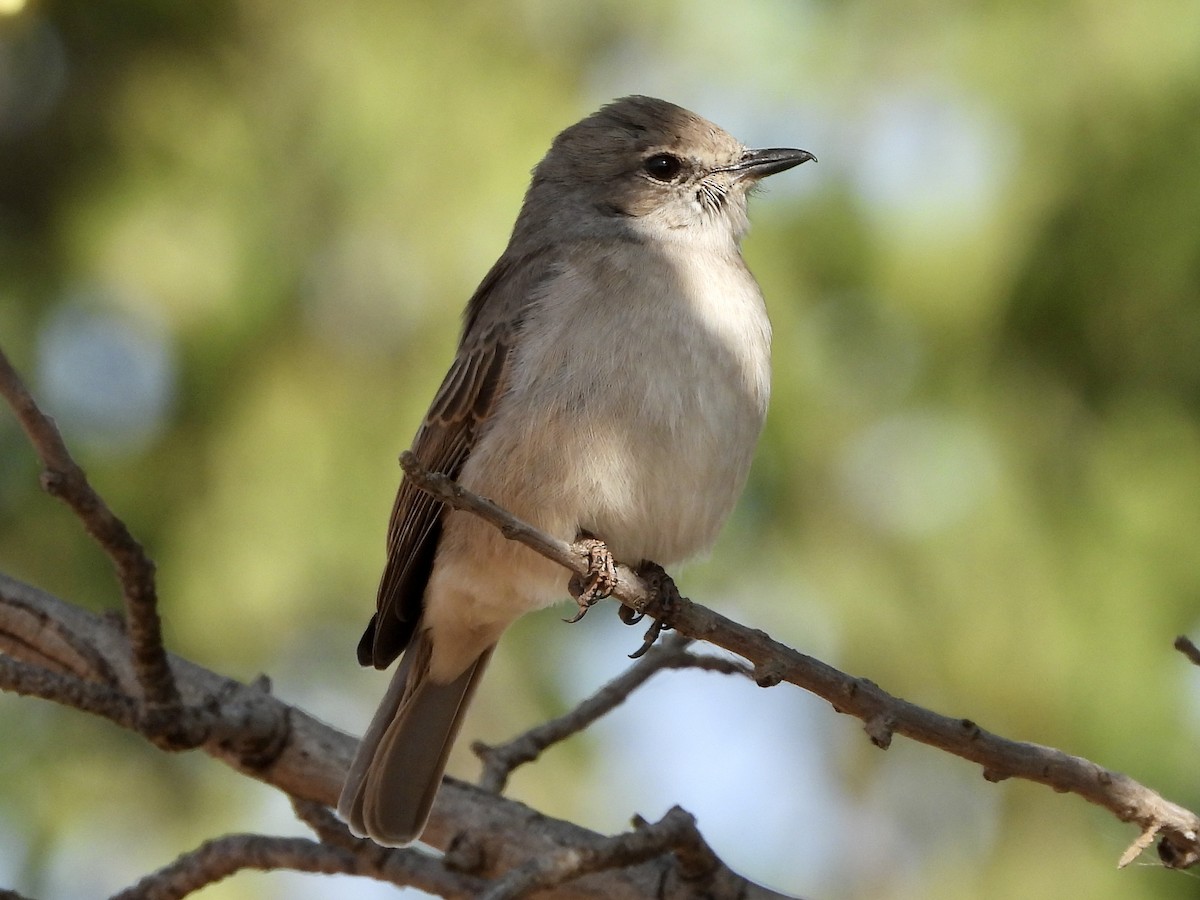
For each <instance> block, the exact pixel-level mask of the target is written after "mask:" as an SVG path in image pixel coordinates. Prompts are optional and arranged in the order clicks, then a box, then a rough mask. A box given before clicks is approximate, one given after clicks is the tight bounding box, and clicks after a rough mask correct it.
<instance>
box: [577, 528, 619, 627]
mask: <svg viewBox="0 0 1200 900" xmlns="http://www.w3.org/2000/svg"><path fill="white" fill-rule="evenodd" d="M575 549H577V550H579V552H580V553H582V554H583V555H584V556H585V557H586V558H587V565H588V570H587V574H585V575H572V576H571V580H570V581H569V582H568V583H567V590H568V591H570V593H571V596H572V597H574V598H575V602H576V603H578V604H579V612H577V613H576V614H575V615H574V616H572V617H571V618H570V619H565V620H564V621H566V622H568V623H570V624H574V623H576V622H578V621H579V620H580V619H582V618H583V617H584V616H585V615H587V611H588V610H589V609H591V608H592V607H593V606H595V605H596V604H597V603H599V602H600V601H601V600H604V599H605V598H606V597H609V596H611V595H612V592H613V589H614V588H616V586H617V561H616V560H615V559H614V558H613V555H612V552H611V551H610V550H609V549H608V545H607V544H605V543H604V541H602V540H600V539H599V538H595V537H592V536H591V535H590V534H582V535H580V536H579V538H578V539H577V540H576V541H575Z"/></svg>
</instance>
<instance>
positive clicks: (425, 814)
mask: <svg viewBox="0 0 1200 900" xmlns="http://www.w3.org/2000/svg"><path fill="white" fill-rule="evenodd" d="M493 649H495V648H494V646H493V647H489V648H488V649H487V650H485V651H484V652H483V653H481V654H480V655H479V657H478V658H477V659H476V660H475V662H474V663H472V664H471V665H470V666H468V667H467V669H466V671H464V672H463V673H462V674H461V675H459V676H458V677H457V678H456V679H454V681H452V682H450V683H449V684H437V683H435V682H433V681H432V679H430V678H429V677H428V674H427V673H428V669H429V655H430V641H429V636H428V632H426V631H421V632H418V634H417V635H416V637H415V638H414V639H413V642H412V644H411V645H410V646H409V648H408V650H407V651H406V652H405V654H404V658H403V659H401V661H400V665H399V667H397V669H396V672H395V674H394V675H393V676H392V681H391V684H390V685H388V689H387V694H385V695H384V698H383V700H382V701H381V702H380V704H379V708H378V709H377V710H376V711H375V718H373V719H372V720H371V725H370V727H368V728H367V733H366V734H365V735H363V739H362V743H361V744H359V746H358V753H357V754H356V755H355V757H354V762H353V763H351V765H350V771H349V773H348V774H347V775H346V784H345V786H344V787H343V788H342V796H341V798H340V799H339V800H338V814H339V815H340V816H341V817H342V818H343V819H345V820H346V822H347V823H349V825H350V829H351V830H352V831H353V832H355V833H356V834H358V835H361V836H365V837H369V838H371V840H373V841H375V843H377V844H382V845H383V846H387V847H402V846H404V845H405V844H409V843H412V842H413V841H415V840H416V839H417V838H418V837H420V836H421V832H422V831H423V830H424V829H425V822H426V820H428V818H429V810H430V808H431V807H432V806H433V798H434V795H435V794H436V793H437V789H438V785H439V784H441V781H442V773H443V772H444V771H445V769H446V758H447V757H448V756H449V755H450V747H451V746H452V745H453V744H454V738H455V737H456V736H457V735H458V729H459V727H460V726H461V725H462V720H463V715H464V713H465V712H466V710H467V705H468V704H469V703H470V700H471V696H472V695H473V694H474V693H475V688H476V687H477V686H478V684H479V677H480V676H481V675H482V674H483V670H484V668H486V666H487V662H488V660H489V659H490V658H491V656H492V650H493Z"/></svg>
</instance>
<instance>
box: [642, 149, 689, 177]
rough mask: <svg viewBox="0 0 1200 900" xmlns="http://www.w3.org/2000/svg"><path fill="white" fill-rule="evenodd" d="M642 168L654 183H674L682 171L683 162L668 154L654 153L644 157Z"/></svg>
mask: <svg viewBox="0 0 1200 900" xmlns="http://www.w3.org/2000/svg"><path fill="white" fill-rule="evenodd" d="M642 168H643V169H645V170H646V174H647V175H649V176H650V177H651V178H653V179H654V180H655V181H674V180H675V179H676V178H678V177H679V173H680V172H682V171H683V162H682V161H681V160H680V159H679V157H678V156H672V155H671V154H670V153H655V154H654V155H653V156H647V157H646V160H645V162H643V163H642Z"/></svg>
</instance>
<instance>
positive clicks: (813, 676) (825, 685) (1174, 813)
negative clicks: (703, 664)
mask: <svg viewBox="0 0 1200 900" xmlns="http://www.w3.org/2000/svg"><path fill="white" fill-rule="evenodd" d="M400 464H401V465H402V466H403V467H404V471H405V472H406V473H407V474H408V476H409V477H410V478H411V479H412V480H413V483H414V484H416V485H417V486H418V487H420V488H421V489H422V490H425V491H427V492H429V493H430V494H431V495H432V496H434V497H436V498H437V499H439V500H441V501H443V502H445V503H448V504H450V505H451V506H453V507H455V508H457V509H463V510H469V511H470V512H473V513H475V514H476V515H478V516H481V517H482V518H484V519H485V520H487V521H488V522H490V523H491V524H493V525H495V526H496V527H497V528H499V529H500V531H501V533H503V534H504V536H505V537H507V538H509V539H510V540H515V541H519V542H520V543H522V544H524V545H525V546H527V547H529V548H531V549H533V550H535V551H537V552H538V553H540V554H542V555H543V556H545V557H546V558H547V559H551V560H553V561H555V562H557V563H559V564H560V565H563V566H565V567H566V568H568V569H570V570H571V571H572V572H574V573H576V574H578V575H586V574H587V553H586V550H585V549H583V548H575V547H573V546H572V545H571V544H568V543H567V542H566V541H563V540H560V539H558V538H555V537H553V536H551V535H547V534H544V533H542V532H540V531H539V530H537V529H535V528H533V527H532V526H531V525H528V524H527V523H525V522H522V521H520V520H519V519H517V518H516V517H514V516H512V515H511V514H510V513H508V512H507V511H505V510H503V509H501V508H500V507H499V506H497V505H496V504H495V503H492V502H491V501H490V500H487V499H486V498H483V497H480V496H478V495H476V494H473V493H472V492H470V491H468V490H466V489H465V488H463V487H462V486H461V485H459V484H457V483H455V482H454V481H452V480H451V479H449V478H446V477H445V476H444V475H440V474H438V473H436V472H430V471H429V470H428V469H426V468H424V467H423V466H422V465H421V464H420V462H418V460H417V458H416V457H415V456H414V455H413V454H412V453H404V454H402V455H401V457H400ZM613 596H614V597H616V598H617V599H618V600H619V601H620V602H621V603H623V604H624V605H625V606H627V607H629V608H631V609H633V610H635V611H637V612H639V613H640V612H645V613H646V614H648V615H650V616H656V613H657V615H658V616H662V615H663V611H661V610H658V609H656V608H655V605H654V602H653V601H654V600H655V597H654V595H653V592H652V591H651V589H650V587H649V585H647V584H646V583H645V581H644V580H643V579H642V578H641V577H639V576H638V575H637V573H635V572H634V571H632V570H631V569H630V568H629V567H628V566H625V565H620V564H618V566H617V581H616V586H615V589H614V590H613ZM666 612H667V613H668V615H669V618H668V619H667V620H666V621H667V624H668V625H669V626H670V627H671V628H673V629H675V630H676V631H678V632H679V633H680V634H684V635H687V636H688V637H691V638H696V639H699V640H704V641H708V642H709V643H711V644H715V645H716V646H718V647H722V648H724V649H726V650H729V651H730V652H732V653H735V654H737V655H738V656H741V657H743V658H744V659H747V660H749V661H750V662H751V663H753V665H754V677H755V680H756V681H757V682H758V684H760V685H762V686H763V687H768V686H772V685H775V684H778V683H779V682H780V681H787V682H789V683H791V684H794V685H796V686H798V687H801V688H804V689H805V690H807V691H809V692H811V693H813V694H816V695H817V696H819V697H821V698H823V699H825V700H827V701H828V702H829V703H830V704H831V705H832V706H833V708H834V709H835V710H836V711H837V712H840V713H846V714H848V715H852V716H855V717H857V718H859V719H861V720H862V721H863V723H864V725H865V728H866V731H867V734H868V736H869V737H870V739H871V741H872V743H874V744H875V745H876V746H877V747H880V748H882V749H886V748H887V747H888V746H889V744H890V743H891V740H892V736H893V734H901V735H904V736H906V737H909V738H912V739H913V740H916V741H919V742H921V743H923V744H929V745H930V746H933V747H937V748H939V749H941V750H945V751H947V752H949V753H953V754H954V755H955V756H960V757H962V758H963V759H967V760H970V761H971V762H974V763H978V764H979V765H980V766H982V767H983V775H984V777H985V778H986V779H988V780H989V781H1002V780H1004V779H1005V778H1022V779H1025V780H1027V781H1034V782H1037V783H1038V784H1044V785H1047V786H1049V787H1051V788H1053V789H1054V790H1056V791H1059V792H1062V793H1068V792H1069V793H1073V794H1077V795H1078V796H1080V797H1083V798H1084V799H1085V800H1087V801H1088V802H1090V803H1094V804H1096V805H1097V806H1101V807H1103V808H1104V809H1107V810H1108V811H1109V812H1111V813H1112V814H1113V815H1114V816H1116V817H1117V818H1118V819H1120V820H1121V821H1122V822H1132V823H1134V824H1136V825H1138V826H1139V827H1140V828H1141V829H1142V832H1141V834H1142V836H1143V837H1144V836H1145V835H1147V834H1151V833H1153V834H1154V835H1160V836H1161V837H1160V838H1159V844H1158V853H1159V857H1160V859H1161V860H1162V861H1163V863H1164V864H1165V865H1167V866H1168V867H1171V868H1187V867H1189V866H1192V865H1195V864H1196V862H1197V861H1200V818H1198V817H1197V816H1196V814H1195V813H1193V812H1191V811H1190V810H1187V809H1184V808H1183V807H1182V806H1179V805H1177V804H1175V803H1171V802H1169V801H1167V800H1165V799H1164V798H1163V797H1161V796H1160V795H1159V794H1157V793H1155V792H1154V791H1152V790H1150V789H1149V788H1147V787H1145V786H1143V785H1141V784H1139V783H1138V782H1137V781H1135V780H1133V779H1132V778H1130V777H1128V776H1127V775H1123V774H1121V773H1119V772H1113V771H1110V770H1108V769H1105V768H1103V767H1101V766H1098V765H1096V764H1095V763H1093V762H1090V761H1089V760H1086V759H1083V758H1081V757H1078V756H1071V755H1069V754H1067V753H1063V752H1062V751H1061V750H1056V749H1054V748H1052V747H1043V746H1041V745H1038V744H1031V743H1025V742H1021V741H1013V740H1009V739H1007V738H1002V737H1000V736H999V735H996V734H992V733H991V732H989V731H985V730H984V729H982V728H980V727H979V726H978V725H976V724H975V723H974V722H972V721H971V720H970V719H955V718H951V717H948V716H943V715H939V714H938V713H935V712H932V711H930V710H927V709H924V708H923V707H920V706H917V705H916V704H914V703H909V702H908V701H906V700H901V699H899V698H897V697H893V696H892V695H891V694H889V693H887V692H886V691H884V690H883V689H882V688H880V687H879V686H878V685H876V684H874V683H872V682H871V681H868V680H867V679H865V678H855V677H853V676H850V675H847V674H845V673H843V672H840V671H838V670H837V669H835V668H833V667H832V666H829V665H827V664H825V663H823V662H821V661H820V660H817V659H814V658H813V657H811V656H806V655H805V654H803V653H800V652H799V651H796V650H793V649H792V648H790V647H788V646H786V645H784V644H781V643H779V642H778V641H776V640H774V639H772V638H771V637H770V636H769V635H767V634H766V633H765V632H763V631H759V630H756V629H752V628H747V627H746V626H744V625H741V624H739V623H737V622H734V621H733V620H732V619H727V618H726V617H724V616H722V615H720V614H719V613H716V612H713V611H712V610H710V609H706V608H705V607H703V606H700V605H699V604H696V603H692V602H691V601H690V600H687V599H685V598H677V599H676V600H675V601H674V602H673V603H672V604H671V607H670V609H669V610H667V611H666ZM656 617H657V616H656ZM1143 837H1139V839H1138V840H1137V841H1135V843H1134V845H1133V847H1138V846H1139V845H1141V843H1142V840H1143ZM1131 849H1133V848H1132V847H1131ZM1122 861H1123V862H1126V863H1127V862H1128V861H1129V860H1126V859H1125V857H1122Z"/></svg>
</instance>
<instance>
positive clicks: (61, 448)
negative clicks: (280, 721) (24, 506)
mask: <svg viewBox="0 0 1200 900" xmlns="http://www.w3.org/2000/svg"><path fill="white" fill-rule="evenodd" d="M0 395H2V396H3V397H4V398H5V399H6V400H7V401H8V404H9V405H10V406H11V407H12V409H13V412H14V413H15V414H16V417H17V421H18V422H19V423H20V424H21V428H22V429H23V430H24V431H25V434H26V435H27V436H28V438H29V442H30V443H31V444H32V445H33V448H34V450H35V452H36V453H37V455H38V458H39V460H40V461H41V464H42V479H41V480H42V487H43V488H44V489H45V490H46V491H47V493H49V494H52V495H53V496H55V497H58V498H59V499H60V500H62V501H64V502H65V503H66V504H67V505H68V506H70V507H71V509H72V510H74V512H75V514H76V516H78V517H79V520H80V521H81V522H82V523H83V526H84V528H85V529H87V532H88V534H90V535H91V536H92V537H93V538H94V539H95V541H96V542H97V543H98V544H99V545H100V547H101V549H103V550H104V552H105V553H106V554H107V555H108V557H109V559H111V560H112V563H113V565H114V566H115V567H116V570H117V578H118V580H119V581H120V585H121V593H122V596H123V598H124V601H125V616H126V629H127V631H128V635H129V644H130V652H131V654H132V656H133V663H134V668H135V670H136V672H137V676H138V683H139V685H140V687H141V690H142V700H143V708H142V715H141V726H140V727H141V730H142V731H143V732H144V733H145V734H146V735H147V736H148V737H151V738H152V739H155V740H158V741H162V742H165V743H166V744H168V745H170V744H172V743H173V742H175V741H176V740H177V736H176V735H173V734H172V725H173V723H174V722H175V721H176V720H177V719H178V718H179V714H180V700H179V690H178V688H177V687H176V685H175V678H174V676H173V675H172V673H171V669H170V666H169V665H168V664H167V654H166V650H165V649H164V647H163V640H162V623H161V622H160V620H159V617H158V595H157V588H156V585H155V570H154V563H153V562H152V561H151V560H150V558H149V557H148V556H147V555H146V551H145V550H144V549H143V547H142V545H141V544H140V543H138V541H137V540H135V539H134V537H133V535H132V534H130V532H129V529H128V528H127V527H126V526H125V523H124V522H123V521H121V520H120V519H119V518H117V516H116V515H115V514H114V513H113V511H112V510H111V509H110V508H109V507H108V505H107V504H106V503H105V502H104V500H103V499H102V498H101V497H100V495H99V494H97V493H96V491H95V490H94V489H93V488H92V486H91V484H90V483H89V482H88V479H87V475H86V474H85V473H84V471H83V469H82V468H80V466H79V464H78V463H76V462H75V460H74V459H73V458H72V457H71V454H70V452H69V451H68V450H67V446H66V444H65V442H64V441H63V438H62V434H61V433H60V432H59V430H58V426H57V425H55V424H54V420H53V419H51V418H50V417H49V416H47V415H46V414H45V413H43V412H42V410H41V409H40V408H39V407H38V405H37V401H35V400H34V399H33V395H32V394H31V393H30V392H29V389H28V388H27V387H26V386H25V384H24V382H23V381H22V380H21V377H20V375H18V374H17V371H16V369H14V368H13V366H12V364H11V363H10V362H9V360H8V357H7V356H6V355H5V354H4V351H3V350H0Z"/></svg>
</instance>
